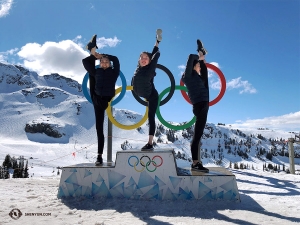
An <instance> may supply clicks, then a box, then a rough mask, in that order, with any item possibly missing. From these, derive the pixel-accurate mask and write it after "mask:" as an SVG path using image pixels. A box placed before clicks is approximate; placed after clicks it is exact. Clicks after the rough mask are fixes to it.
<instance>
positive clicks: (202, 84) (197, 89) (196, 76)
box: [181, 40, 209, 172]
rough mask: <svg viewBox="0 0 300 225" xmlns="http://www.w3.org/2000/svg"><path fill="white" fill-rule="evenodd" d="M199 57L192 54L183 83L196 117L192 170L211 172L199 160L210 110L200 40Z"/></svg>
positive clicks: (206, 77)
mask: <svg viewBox="0 0 300 225" xmlns="http://www.w3.org/2000/svg"><path fill="white" fill-rule="evenodd" d="M197 44H198V49H197V51H198V55H196V54H190V55H189V57H188V61H187V64H186V68H185V72H184V73H183V75H182V78H181V79H182V81H183V83H184V84H185V86H186V87H187V89H188V96H189V98H190V100H191V102H192V104H193V113H194V115H195V116H196V123H195V130H194V137H193V140H192V144H191V153H192V159H193V163H192V165H191V167H192V170H199V171H202V172H209V170H208V169H207V168H205V167H203V165H202V163H201V162H200V161H199V159H198V151H199V143H200V140H201V137H202V135H203V131H204V128H205V124H206V120H207V113H208V109H209V88H208V72H207V67H206V65H205V55H206V54H207V51H206V50H205V48H204V47H203V45H202V42H201V41H200V40H197Z"/></svg>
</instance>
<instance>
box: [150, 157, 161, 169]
mask: <svg viewBox="0 0 300 225" xmlns="http://www.w3.org/2000/svg"><path fill="white" fill-rule="evenodd" d="M156 157H158V158H160V160H161V161H160V164H159V165H158V166H157V165H154V164H153V163H152V164H153V166H155V167H160V166H161V165H162V164H163V159H162V157H161V156H160V155H156V156H153V158H152V161H153V162H154V159H155V158H156ZM155 164H156V163H155Z"/></svg>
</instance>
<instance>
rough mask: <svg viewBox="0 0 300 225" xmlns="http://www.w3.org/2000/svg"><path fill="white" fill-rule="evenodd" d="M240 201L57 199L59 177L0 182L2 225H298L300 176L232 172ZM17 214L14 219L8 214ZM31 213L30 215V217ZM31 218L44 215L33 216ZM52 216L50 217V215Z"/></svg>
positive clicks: (259, 171)
mask: <svg viewBox="0 0 300 225" xmlns="http://www.w3.org/2000/svg"><path fill="white" fill-rule="evenodd" d="M232 172H233V173H234V174H235V176H236V179H237V185H238V189H239V193H240V197H241V202H239V203H237V202H229V201H197V200H176V201H169V200H168V201H160V200H151V201H149V200H128V199H104V198H97V199H86V198H71V199H64V200H61V199H58V198H57V190H58V184H59V178H60V177H59V176H57V175H53V176H52V177H33V178H28V179H7V180H0V191H1V193H2V196H1V198H0V217H1V222H0V224H37V225H39V224H50V223H51V224H95V225H99V224H117V225H119V224H195V223H196V224H246V225H250V224H251V225H252V224H268V225H269V224H272V225H273V224H280V225H282V224H298V223H300V214H299V211H300V176H299V175H291V174H285V173H270V172H263V171H261V170H258V171H257V170H251V169H249V170H233V171H232ZM13 209H19V210H20V211H21V212H22V214H23V215H22V216H21V217H20V218H19V219H18V220H13V219H12V218H11V217H10V216H9V213H10V211H11V210H13ZM30 213H31V216H30V215H29V214H30ZM32 213H40V214H42V215H37V214H36V216H33V214H32ZM49 214H50V215H49Z"/></svg>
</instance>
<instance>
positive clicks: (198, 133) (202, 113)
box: [191, 102, 209, 160]
mask: <svg viewBox="0 0 300 225" xmlns="http://www.w3.org/2000/svg"><path fill="white" fill-rule="evenodd" d="M208 104H209V103H208V102H198V103H196V104H193V113H194V115H195V116H196V123H195V129H194V137H193V140H192V145H191V152H192V159H193V160H198V150H199V144H200V140H201V137H202V135H203V131H204V128H205V124H206V120H207V113H208V109H209V105H208Z"/></svg>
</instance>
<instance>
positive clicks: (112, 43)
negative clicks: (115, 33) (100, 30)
mask: <svg viewBox="0 0 300 225" xmlns="http://www.w3.org/2000/svg"><path fill="white" fill-rule="evenodd" d="M120 42H121V40H119V39H118V38H117V37H114V38H105V37H101V38H97V46H98V48H99V49H101V48H104V47H116V46H117V44H118V43H120Z"/></svg>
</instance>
